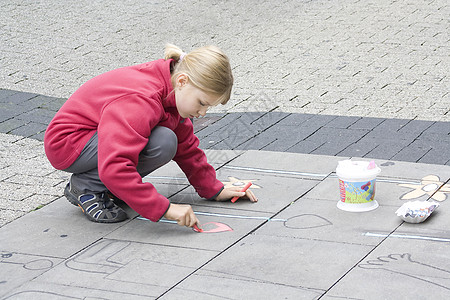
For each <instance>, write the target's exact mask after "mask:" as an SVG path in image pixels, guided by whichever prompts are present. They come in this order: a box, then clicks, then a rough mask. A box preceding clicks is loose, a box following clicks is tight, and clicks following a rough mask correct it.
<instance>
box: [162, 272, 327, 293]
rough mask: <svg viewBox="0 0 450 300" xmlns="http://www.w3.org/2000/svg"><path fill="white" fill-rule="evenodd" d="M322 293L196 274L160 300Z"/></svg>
mask: <svg viewBox="0 0 450 300" xmlns="http://www.w3.org/2000/svg"><path fill="white" fill-rule="evenodd" d="M323 292H324V291H322V290H315V289H308V288H302V287H297V286H289V285H284V284H283V285H280V284H277V283H276V282H271V281H269V280H255V279H253V278H247V277H243V276H236V275H234V274H229V273H225V272H219V271H217V272H215V271H204V270H200V271H197V272H195V273H194V274H193V275H191V276H190V277H189V278H187V279H186V280H184V281H183V282H181V283H180V284H178V285H177V286H176V287H175V288H174V289H171V290H170V291H168V292H167V293H166V294H165V295H163V296H162V297H161V298H160V299H180V298H185V299H309V300H310V299H317V298H318V297H319V296H320V295H321V294H322V293H323Z"/></svg>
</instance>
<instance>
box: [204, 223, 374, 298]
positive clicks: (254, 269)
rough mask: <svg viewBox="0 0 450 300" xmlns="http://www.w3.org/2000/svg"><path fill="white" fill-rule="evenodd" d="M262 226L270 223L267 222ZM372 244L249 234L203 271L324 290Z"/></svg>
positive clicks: (370, 248) (360, 257) (359, 258)
mask: <svg viewBox="0 0 450 300" xmlns="http://www.w3.org/2000/svg"><path fill="white" fill-rule="evenodd" d="M264 226H269V224H266V225H264ZM372 249H373V247H371V246H365V245H356V244H349V243H345V242H343V243H336V242H328V241H315V240H308V239H297V238H289V237H278V236H266V235H258V234H256V235H250V236H248V237H246V238H245V239H243V240H241V241H240V242H239V243H238V244H236V245H235V246H233V247H232V248H231V249H228V250H227V251H226V252H224V253H222V254H221V255H220V256H219V257H217V258H216V259H214V260H213V261H211V262H210V263H209V264H208V265H207V266H205V267H204V268H202V269H203V270H207V271H211V272H214V273H216V274H217V275H216V276H221V274H227V275H233V276H234V277H235V278H243V279H245V280H251V281H256V282H271V283H273V284H277V285H283V286H291V287H297V288H307V289H313V290H314V289H315V290H327V289H328V288H329V287H330V286H331V285H332V284H333V283H334V282H336V281H337V280H338V279H339V278H340V277H341V276H342V275H344V274H345V273H346V272H347V270H348V269H349V268H351V267H352V266H354V265H355V264H356V263H358V262H359V261H360V260H361V259H362V258H363V257H364V256H365V255H366V253H367V252H369V251H370V250H372Z"/></svg>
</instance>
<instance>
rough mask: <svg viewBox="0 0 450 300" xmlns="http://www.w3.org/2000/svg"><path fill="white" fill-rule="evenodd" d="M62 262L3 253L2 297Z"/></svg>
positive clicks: (1, 261)
mask: <svg viewBox="0 0 450 300" xmlns="http://www.w3.org/2000/svg"><path fill="white" fill-rule="evenodd" d="M2 248H3V245H2ZM62 261H63V260H62V259H60V258H55V257H48V256H37V255H30V254H23V253H17V252H7V251H1V252H0V265H1V268H0V278H1V279H2V281H1V283H0V287H1V288H0V297H3V296H5V295H6V294H7V293H8V292H10V291H16V289H17V288H19V287H20V286H21V285H23V284H25V283H27V282H28V281H31V280H33V279H34V278H36V277H38V276H40V275H42V274H43V273H44V272H47V271H48V270H50V269H52V268H53V267H55V266H56V265H58V264H60V263H61V262H62ZM2 299H4V298H2Z"/></svg>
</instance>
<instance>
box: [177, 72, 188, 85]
mask: <svg viewBox="0 0 450 300" xmlns="http://www.w3.org/2000/svg"><path fill="white" fill-rule="evenodd" d="M188 81H189V77H188V76H187V75H186V74H184V73H181V74H180V75H178V76H177V79H176V81H175V83H176V86H177V88H181V87H183V86H185V85H186V84H187V83H188Z"/></svg>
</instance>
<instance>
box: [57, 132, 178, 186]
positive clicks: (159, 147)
mask: <svg viewBox="0 0 450 300" xmlns="http://www.w3.org/2000/svg"><path fill="white" fill-rule="evenodd" d="M177 145H178V139H177V136H176V135H175V133H174V132H173V131H172V130H170V129H169V128H167V127H162V126H157V127H155V128H154V129H153V130H152V133H151V134H150V137H149V139H148V143H147V145H146V146H145V147H144V149H143V150H142V151H141V153H140V154H139V161H138V165H137V171H138V173H139V174H140V175H141V176H142V177H144V176H146V175H148V174H150V173H151V172H153V171H154V170H156V169H158V168H159V167H161V166H163V165H165V164H167V163H168V162H170V161H171V160H172V158H173V157H174V156H175V153H176V152H177ZM97 149H98V136H97V133H95V134H94V135H93V136H92V137H91V138H90V139H89V141H88V142H87V143H86V145H85V146H84V148H83V151H81V154H80V156H78V158H77V160H76V161H75V162H74V163H73V164H72V165H71V166H70V167H68V168H67V169H65V170H64V171H66V172H69V173H73V174H72V177H71V180H70V182H71V184H72V185H73V186H75V187H76V188H77V189H78V190H79V191H81V192H82V193H87V192H94V193H99V192H103V191H105V190H107V188H106V187H105V185H104V184H103V183H102V182H101V180H100V177H99V175H98V161H97V151H98V150H97Z"/></svg>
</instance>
